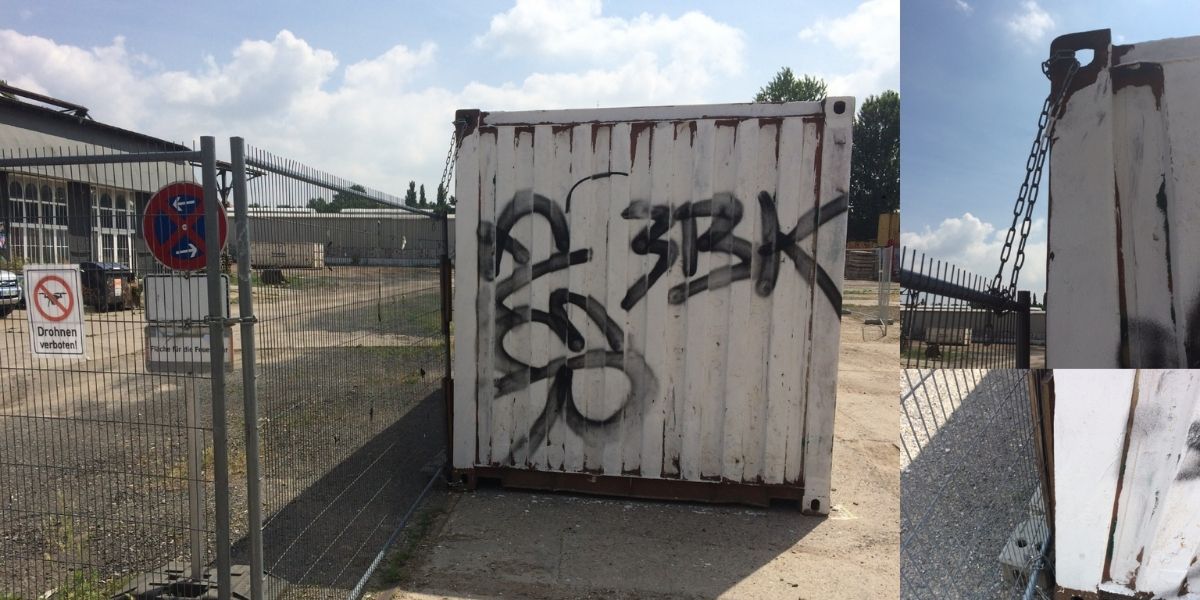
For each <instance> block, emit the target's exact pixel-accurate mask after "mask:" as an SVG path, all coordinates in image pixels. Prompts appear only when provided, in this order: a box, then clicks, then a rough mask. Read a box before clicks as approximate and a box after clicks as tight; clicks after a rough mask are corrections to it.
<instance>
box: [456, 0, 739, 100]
mask: <svg viewBox="0 0 1200 600" xmlns="http://www.w3.org/2000/svg"><path fill="white" fill-rule="evenodd" d="M475 46H476V47H477V48H480V49H486V50H495V51H497V52H498V53H499V55H500V56H520V57H529V56H532V57H536V58H539V59H541V60H543V61H546V62H551V63H555V64H561V65H564V66H572V67H574V68H573V69H571V70H570V71H562V72H556V73H534V74H531V75H530V76H528V77H527V78H526V79H525V81H523V82H522V84H521V86H520V87H521V88H525V89H524V91H523V92H518V93H516V94H515V95H513V94H511V92H513V91H515V90H516V88H517V86H515V85H509V86H502V87H499V88H495V87H492V86H483V85H482V84H477V83H472V84H471V85H470V86H468V90H467V91H468V92H475V93H478V94H479V95H480V97H482V98H488V99H495V98H496V97H497V96H500V97H502V98H504V99H505V100H507V101H508V102H514V101H522V102H523V101H526V100H527V99H529V98H531V96H530V95H531V94H532V95H536V96H537V97H538V98H540V99H542V104H545V105H547V106H548V107H565V106H595V105H596V104H601V105H603V104H610V103H613V102H614V101H615V102H619V101H620V100H621V99H623V98H631V97H632V98H637V99H638V100H643V101H645V100H650V99H652V98H672V102H689V101H699V100H700V99H701V98H702V92H703V91H705V90H706V89H707V88H708V87H709V86H710V85H711V84H712V83H713V81H714V76H720V75H737V74H739V73H741V72H742V69H743V66H744V55H745V42H744V40H743V34H742V32H741V31H740V30H738V29H736V28H734V27H731V26H729V25H725V24H723V23H719V22H717V21H715V20H713V19H712V18H711V17H708V16H707V15H704V14H702V13H699V12H695V11H691V12H687V13H684V14H683V15H681V16H679V17H678V18H671V17H668V16H666V15H656V16H655V15H650V14H648V13H642V14H641V15H639V16H637V17H634V18H632V19H622V18H616V17H605V16H603V14H602V6H601V2H600V0H568V1H556V2H552V1H550V0H517V2H516V4H515V5H514V6H513V8H511V9H509V10H508V11H505V12H503V13H500V14H498V15H495V16H493V17H492V20H491V23H490V25H489V28H488V31H487V32H485V33H484V34H483V35H480V36H478V37H476V38H475ZM581 66H582V68H581ZM488 105H489V106H493V104H488ZM526 106H528V104H526Z"/></svg>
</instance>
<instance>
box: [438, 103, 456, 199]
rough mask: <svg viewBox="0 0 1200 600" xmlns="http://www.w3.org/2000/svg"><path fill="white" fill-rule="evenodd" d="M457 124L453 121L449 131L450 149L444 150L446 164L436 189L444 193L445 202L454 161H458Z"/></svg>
mask: <svg viewBox="0 0 1200 600" xmlns="http://www.w3.org/2000/svg"><path fill="white" fill-rule="evenodd" d="M458 125H459V121H455V122H454V126H455V127H454V130H453V131H451V132H450V149H449V150H447V151H446V165H445V166H444V167H442V181H441V183H439V184H438V189H440V190H442V193H443V194H445V197H446V202H449V201H450V181H451V180H452V179H453V178H454V163H456V162H458Z"/></svg>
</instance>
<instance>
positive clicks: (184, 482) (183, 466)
mask: <svg viewBox="0 0 1200 600" xmlns="http://www.w3.org/2000/svg"><path fill="white" fill-rule="evenodd" d="M213 452H214V450H213V447H212V446H208V447H206V448H205V449H204V456H203V457H202V458H201V464H200V471H201V475H200V477H201V479H205V478H209V477H212V473H213V464H214V463H215V462H216V459H215V455H214V454H213ZM245 474H246V451H245V450H244V449H242V448H237V447H230V449H229V475H230V476H231V477H232V476H234V475H245ZM167 477H168V479H167V480H166V487H167V489H170V490H174V491H177V492H179V491H183V490H186V489H187V488H188V483H190V481H189V480H190V475H189V474H188V461H187V457H186V456H185V457H184V458H183V460H180V461H176V463H175V464H173V465H171V468H170V469H168V470H167ZM0 600H3V599H0Z"/></svg>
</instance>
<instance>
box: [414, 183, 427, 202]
mask: <svg viewBox="0 0 1200 600" xmlns="http://www.w3.org/2000/svg"><path fill="white" fill-rule="evenodd" d="M417 206H418V207H420V208H429V200H426V199H425V184H423V183H422V184H421V194H420V199H418V200H417Z"/></svg>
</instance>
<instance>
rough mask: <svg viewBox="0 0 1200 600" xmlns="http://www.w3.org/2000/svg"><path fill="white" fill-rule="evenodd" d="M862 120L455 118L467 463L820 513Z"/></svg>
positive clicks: (787, 112) (828, 112) (744, 113)
mask: <svg viewBox="0 0 1200 600" xmlns="http://www.w3.org/2000/svg"><path fill="white" fill-rule="evenodd" d="M835 107H836V108H835ZM853 114H854V107H853V100H852V99H850V98H831V99H828V100H826V101H825V102H824V103H789V104H783V105H724V106H701V107H662V108H638V109H612V110H595V111H558V112H535V113H490V114H489V113H476V112H474V111H462V112H461V113H460V116H463V115H465V116H467V117H469V118H470V119H471V122H470V123H469V124H468V125H467V126H466V128H465V135H463V136H462V141H461V144H462V145H461V150H460V153H459V158H458V163H457V168H456V172H457V187H456V195H457V197H458V198H459V204H458V225H457V226H458V227H459V228H460V231H459V234H460V235H458V236H457V255H458V256H459V257H460V258H462V260H459V261H458V263H457V282H456V288H457V289H456V296H455V306H454V313H455V316H454V319H455V321H456V325H455V332H456V351H455V388H454V423H453V426H454V439H453V443H454V451H453V453H454V457H453V462H454V465H455V467H456V468H459V469H471V468H473V467H502V468H515V469H523V470H531V471H545V472H554V473H588V474H594V475H607V476H627V477H631V478H637V479H674V480H683V481H712V482H733V483H753V484H774V485H786V486H793V487H799V486H803V488H804V498H803V501H804V506H805V508H806V509H809V510H816V511H817V512H822V513H823V512H827V511H828V498H829V471H830V465H831V454H832V444H833V414H834V395H835V384H836V374H837V349H838V334H839V318H840V316H839V310H838V309H839V307H840V303H841V280H842V271H843V260H844V249H845V237H846V210H847V199H848V194H847V189H848V187H849V167H850V148H851V143H850V136H851V124H852V117H853ZM466 257H477V260H466Z"/></svg>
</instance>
